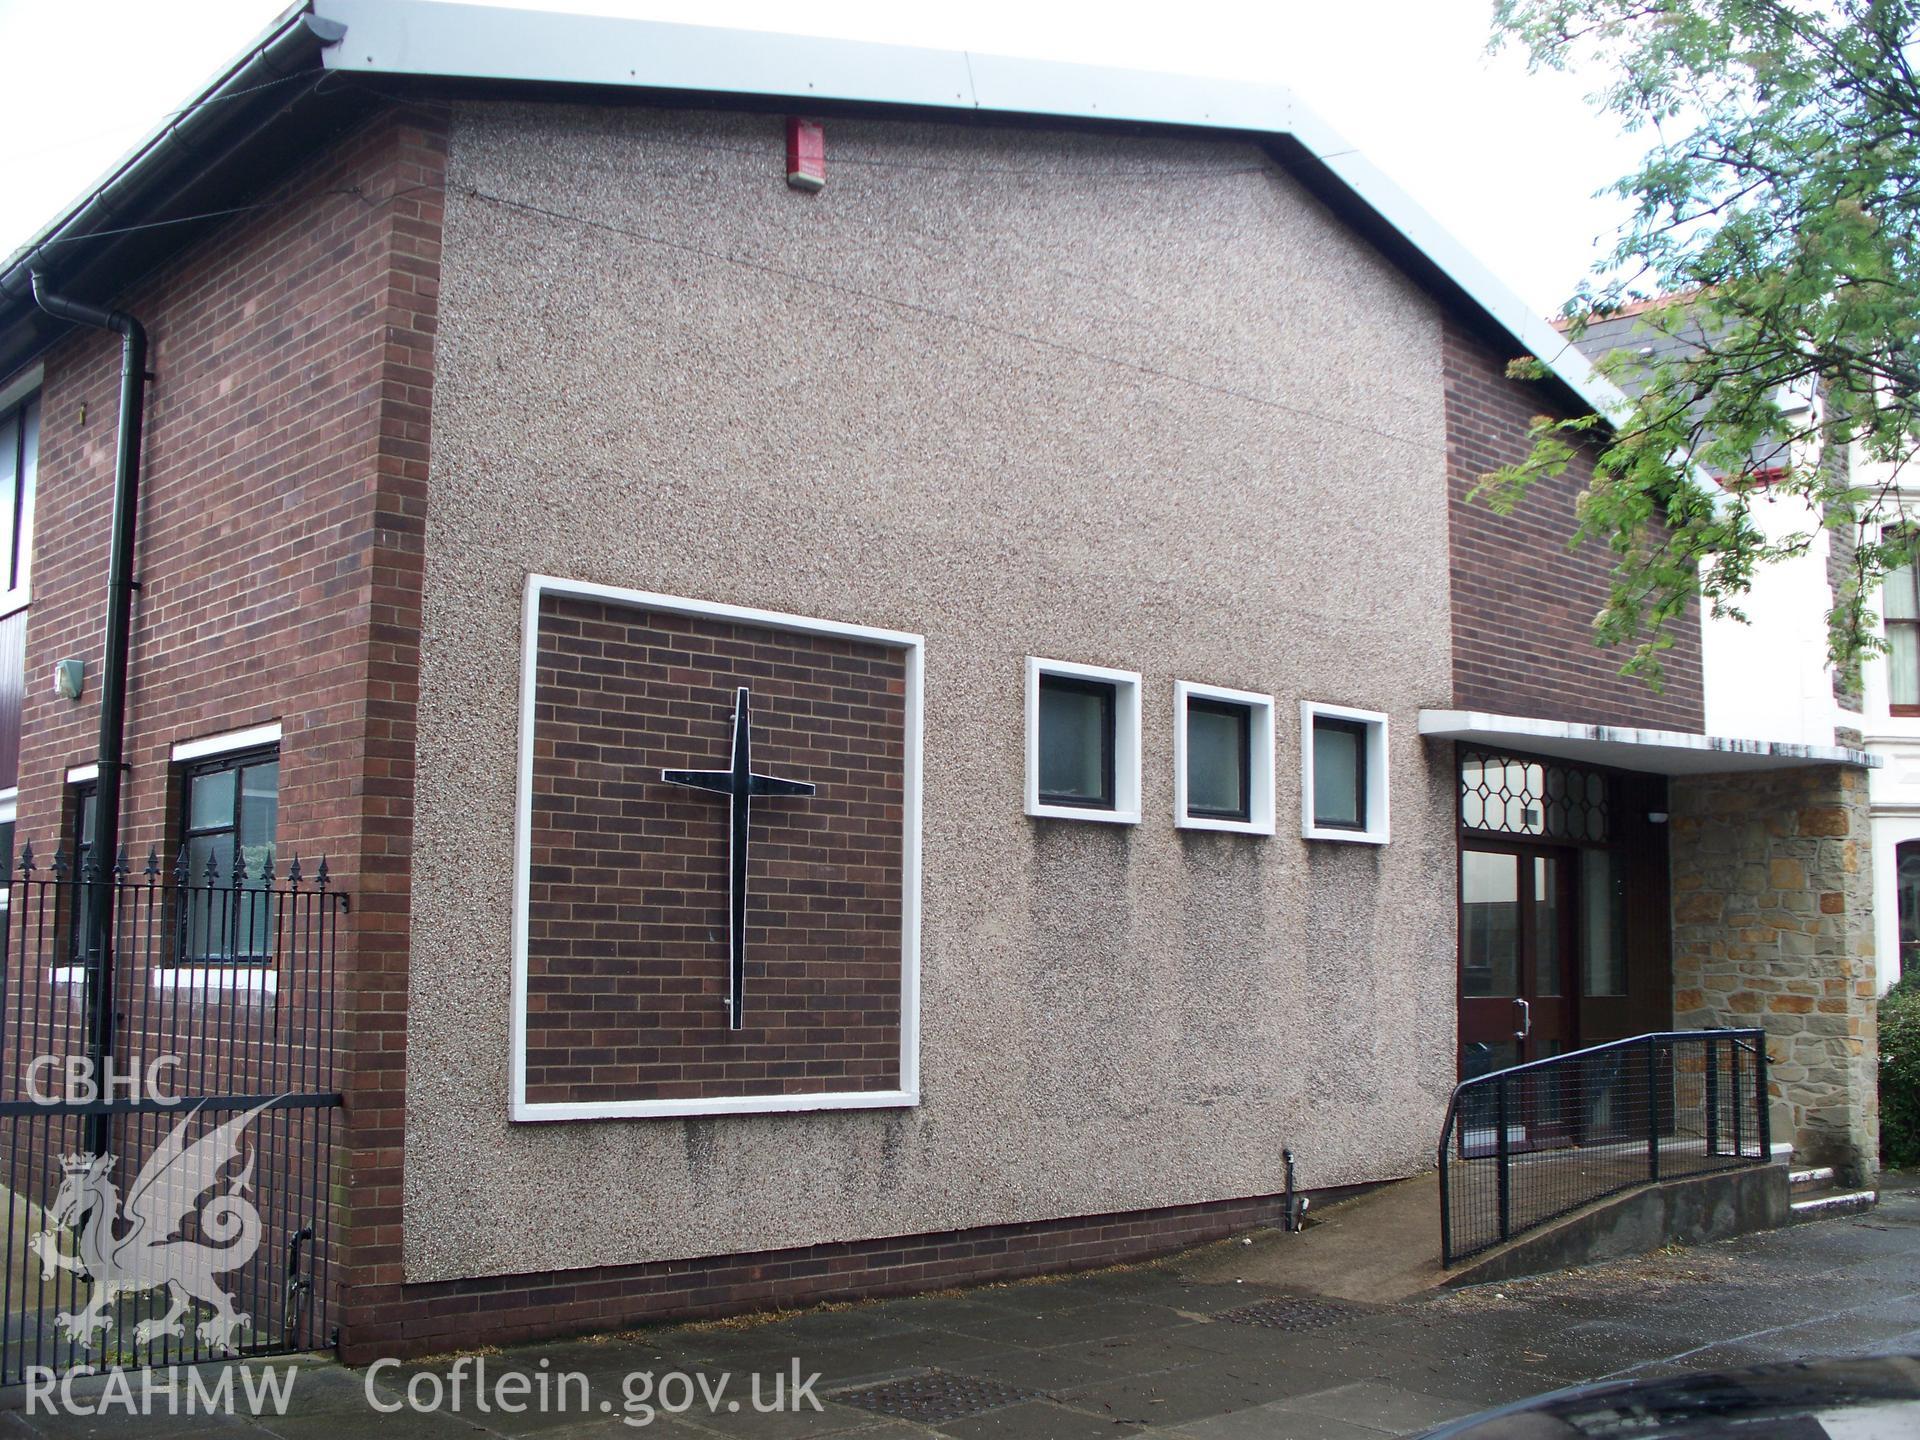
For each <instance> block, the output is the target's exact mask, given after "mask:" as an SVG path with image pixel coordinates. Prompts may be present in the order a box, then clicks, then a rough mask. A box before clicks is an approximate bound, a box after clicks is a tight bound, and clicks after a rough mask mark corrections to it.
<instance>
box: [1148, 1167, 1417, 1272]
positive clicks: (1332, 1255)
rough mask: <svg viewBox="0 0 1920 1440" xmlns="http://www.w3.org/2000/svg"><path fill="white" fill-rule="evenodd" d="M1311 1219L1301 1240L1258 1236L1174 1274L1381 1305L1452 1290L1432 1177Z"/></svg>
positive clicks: (1203, 1254) (1191, 1259) (1219, 1247)
mask: <svg viewBox="0 0 1920 1440" xmlns="http://www.w3.org/2000/svg"><path fill="white" fill-rule="evenodd" d="M1308 1219H1309V1223H1308V1225H1307V1227H1306V1229H1304V1230H1302V1231H1301V1232H1300V1233H1299V1234H1297V1235H1289V1234H1287V1233H1286V1232H1285V1231H1282V1230H1262V1231H1256V1232H1255V1233H1254V1234H1252V1235H1248V1236H1244V1237H1241V1238H1239V1239H1234V1240H1226V1241H1222V1242H1221V1243H1219V1244H1216V1245H1209V1246H1206V1247H1205V1248H1203V1249H1200V1250H1194V1251H1190V1252H1188V1253H1187V1254H1185V1255H1178V1256H1175V1257H1174V1258H1173V1259H1172V1260H1170V1261H1168V1262H1166V1263H1167V1268H1168V1269H1170V1270H1172V1271H1174V1272H1175V1273H1176V1274H1180V1275H1185V1276H1187V1277H1188V1278H1190V1279H1193V1280H1200V1281H1205V1282H1208V1283H1211V1284H1231V1283H1233V1282H1234V1281H1235V1280H1244V1281H1245V1282H1246V1283H1247V1284H1249V1285H1269V1286H1273V1287H1275V1288H1277V1289H1283V1290H1297V1291H1303V1292H1305V1293H1307V1294H1311V1295H1332V1296H1335V1297H1337V1298H1339V1299H1342V1300H1360V1301H1366V1302H1369V1303H1372V1304H1376V1305H1387V1304H1392V1303H1393V1302H1394V1301H1397V1300H1404V1299H1406V1298H1407V1297H1408V1296H1410V1295H1418V1294H1420V1293H1421V1292H1423V1291H1426V1290H1431V1289H1433V1288H1434V1287H1436V1286H1439V1285H1444V1284H1445V1283H1446V1282H1447V1275H1446V1272H1445V1271H1443V1270H1442V1269H1441V1268H1440V1182H1439V1180H1438V1178H1437V1177H1436V1176H1435V1175H1433V1174H1427V1175H1416V1176H1414V1177H1413V1178H1412V1179H1411V1180H1399V1181H1396V1182H1394V1183H1393V1184H1391V1185H1383V1186H1381V1187H1380V1188H1379V1189H1377V1190H1369V1191H1368V1192H1367V1193H1366V1194H1365V1195H1360V1196H1356V1197H1355V1198H1353V1199H1351V1200H1342V1201H1340V1202H1338V1203H1337V1204H1334V1205H1330V1206H1328V1207H1327V1208H1326V1209H1325V1210H1318V1209H1315V1210H1312V1211H1309V1212H1308ZM1248 1241H1251V1242H1252V1243H1251V1244H1249V1243H1247V1242H1248Z"/></svg>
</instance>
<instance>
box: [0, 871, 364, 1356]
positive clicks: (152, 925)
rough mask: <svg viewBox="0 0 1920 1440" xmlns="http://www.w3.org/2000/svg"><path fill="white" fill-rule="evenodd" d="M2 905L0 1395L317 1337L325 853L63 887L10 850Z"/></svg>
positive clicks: (327, 1110) (325, 1192)
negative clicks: (287, 861)
mask: <svg viewBox="0 0 1920 1440" xmlns="http://www.w3.org/2000/svg"><path fill="white" fill-rule="evenodd" d="M95 886H108V887H110V888H111V892H112V893H111V895H110V896H109V897H108V898H109V900H110V903H111V910H112V915H113V921H112V925H113V930H112V944H111V946H110V947H104V948H103V947H102V946H101V945H100V944H99V943H98V942H97V940H96V939H95V938H94V937H92V936H90V935H88V933H87V925H88V921H87V917H88V911H89V907H88V904H87V900H88V897H89V893H90V892H91V891H92V889H93V887H95ZM3 893H4V894H5V909H4V910H0V919H4V922H5V924H4V932H3V933H4V936H5V942H4V945H5V948H4V952H3V953H0V1187H3V1188H0V1226H3V1227H4V1228H3V1229H0V1386H4V1385H10V1384H19V1383H21V1382H22V1381H23V1380H24V1379H26V1378H28V1376H29V1375H30V1374H31V1373H33V1372H35V1371H36V1370H37V1369H44V1370H45V1371H49V1372H53V1373H59V1372H63V1371H68V1370H71V1369H73V1368H75V1367H77V1366H80V1365H83V1364H91V1365H95V1366H99V1365H105V1364H122V1365H177V1364H192V1363H196V1362H199V1361H204V1360H212V1359H218V1358H222V1357H225V1356H231V1355H260V1354H269V1353H275V1352H284V1351H288V1350H296V1349H307V1348H314V1347H317V1346H324V1345H325V1344H327V1343H328V1337H329V1336H330V1334H331V1329H332V1325H331V1306H330V1303H329V1302H330V1296H331V1287H332V1274H331V1241H332V1233H331V1231H332V1227H331V1225H330V1223H329V1221H330V1219H331V1215H332V1204H333V1199H332V1184H333V1178H334V1177H333V1175H332V1173H331V1167H332V1142H333V1136H334V1133H335V1130H336V1127H337V1125H338V1123H339V1106H340V1103H341V1097H340V1094H339V1085H338V1080H337V1076H336V1056H337V1044H336V1035H337V1030H336V1014H335V974H336V966H337V944H338V937H339V932H340V929H341V928H342V924H343V922H344V918H345V915H346V912H347V899H346V896H345V895H344V894H342V893H341V892H340V891H339V890H337V889H336V888H334V886H333V883H332V878H331V876H329V875H328V873H327V871H326V867H325V864H324V862H323V863H322V864H321V866H319V867H318V868H317V869H316V870H314V871H312V872H303V869H302V867H301V865H300V864H299V862H298V861H295V862H294V863H293V864H291V865H289V866H286V867H285V868H284V870H283V871H282V872H281V873H279V874H276V873H275V871H274V867H273V865H272V863H271V861H270V860H265V859H261V860H259V861H257V862H256V863H255V864H254V865H253V866H252V867H251V869H249V868H248V867H247V866H246V865H245V864H244V863H242V864H240V865H237V866H236V869H235V871H234V872H233V873H229V874H221V873H219V872H218V871H217V870H215V871H209V870H205V869H203V870H202V871H201V873H199V874H197V875H195V874H189V873H188V869H187V867H186V865H185V863H184V862H182V863H180V864H178V865H163V864H162V863H161V861H160V859H159V857H158V856H157V855H151V854H150V855H149V857H148V859H147V861H146V863H145V864H144V866H140V867H138V868H130V867H129V865H128V863H127V859H126V856H125V854H124V852H123V853H122V854H121V856H120V857H119V858H118V860H117V862H116V863H115V864H114V866H113V867H112V869H111V870H110V871H109V872H108V873H105V874H100V873H96V872H94V871H93V870H91V869H90V868H88V869H86V870H83V872H82V873H79V874H75V873H72V872H71V871H70V869H69V867H68V866H67V864H66V863H65V861H64V859H63V858H56V861H55V863H52V864H49V865H47V866H45V867H44V868H42V867H41V866H40V865H39V864H38V862H37V861H36V860H35V858H34V855H33V852H32V848H31V847H28V848H27V849H26V850H25V851H23V852H22V855H21V858H20V862H19V864H18V866H17V867H16V868H15V870H14V872H13V874H12V876H11V884H10V886H8V887H6V889H5V891H4V892H3ZM223 1129H224V1130H226V1131H227V1135H226V1137H224V1138H222V1137H221V1136H219V1135H218V1133H217V1132H220V1131H222V1130H223ZM203 1141H211V1142H212V1145H211V1148H209V1147H208V1146H202V1145H201V1144H200V1142H203ZM102 1157H105V1158H104V1159H103V1158H102ZM143 1185H144V1187H145V1188H144V1190H142V1189H141V1187H142V1186H143ZM137 1196H140V1197H143V1198H140V1199H136V1197H137ZM163 1219H164V1220H167V1221H177V1222H178V1223H177V1226H176V1229H175V1233H174V1238H176V1239H177V1240H178V1241H180V1242H184V1243H178V1244H171V1245H169V1244H163V1243H161V1242H163V1241H167V1240H168V1239H169V1237H168V1236H163V1235H160V1234H158V1232H157V1229H156V1224H157V1222H159V1221H161V1220H163ZM143 1226H144V1227H145V1230H143V1229H142V1227H143ZM148 1230H150V1231H154V1233H152V1234H147V1233H146V1231H148ZM109 1241H112V1242H114V1243H112V1244H109V1243H108V1242H109ZM148 1241H151V1242H153V1243H151V1244H148V1243H146V1242H148Z"/></svg>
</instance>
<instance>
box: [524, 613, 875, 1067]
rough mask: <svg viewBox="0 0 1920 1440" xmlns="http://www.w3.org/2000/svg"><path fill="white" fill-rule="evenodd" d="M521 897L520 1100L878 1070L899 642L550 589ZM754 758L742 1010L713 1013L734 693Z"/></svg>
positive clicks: (723, 959) (721, 996) (724, 912)
mask: <svg viewBox="0 0 1920 1440" xmlns="http://www.w3.org/2000/svg"><path fill="white" fill-rule="evenodd" d="M539 646H540V649H539V662H538V671H537V677H536V684H535V692H534V704H535V714H534V762H533V809H532V874H531V885H530V890H529V897H528V898H529V914H528V944H527V951H528V964H527V970H528V977H527V1007H528V1015H527V1042H526V1043H527V1092H526V1093H527V1099H528V1101H529V1102H530V1103H534V1104H543V1103H568V1102H586V1101H608V1100H654V1099H680V1098H689V1097H693V1098H709V1097H715V1096H739V1095H756V1094H776V1095H779V1094H788V1095H791V1094H806V1093H819V1092H826V1091H858V1090H892V1089H897V1088H899V1084H900V966H901V883H902V882H901V873H902V869H901V867H902V858H903V849H902V846H903V820H902V814H903V810H902V800H903V793H904V792H903V784H904V769H903V767H904V763H905V753H906V740H905V736H906V699H905V697H906V666H905V659H904V657H903V656H902V654H901V652H900V651H898V650H895V649H889V648H886V647H883V646H878V645H872V644H865V643H861V642H858V641H853V640H848V639H843V638H840V637H836V636H819V635H803V634H791V633H785V632H779V631H773V630H767V629H762V628H758V627H753V626H743V625H736V624H731V623H720V622H714V621H707V620H701V619H697V618H691V617H687V616H682V615H672V614H664V613H658V612H649V611H636V610H634V609H631V608H629V607H624V606H619V605H609V604H605V603H602V602H599V601H588V600H581V599H576V598H572V597H564V596H552V595H550V596H547V597H546V598H545V599H544V600H543V601H542V602H541V608H540V639H539ZM742 685H744V686H747V687H749V689H750V690H751V693H752V702H751V713H752V716H753V721H754V724H753V757H754V760H753V763H754V768H755V769H756V770H757V771H759V772H760V773H763V774H774V775H778V776H781V777H783V778H787V779H794V780H804V781H808V782H810V783H812V784H813V785H814V786H815V793H814V794H813V795H811V796H794V797H770V798H767V799H763V800H759V801H756V802H755V804H754V807H753V820H752V828H751V832H750V834H751V839H750V845H749V852H748V853H749V856H750V866H749V871H748V877H747V895H748V911H747V947H746V977H745V983H744V995H745V1004H744V1007H743V1020H744V1026H743V1028H742V1029H740V1030H732V1029H729V1028H728V1024H727V1009H726V998H727V991H728V943H727V936H728V853H729V842H728V835H729V824H728V821H729V815H730V806H729V803H728V801H727V800H726V799H725V798H724V797H722V796H719V795H711V794H702V793H700V792H697V791H692V790H688V789H686V788H683V787H681V786H676V785H669V784H666V783H664V782H662V781H661V779H660V772H661V770H663V769H691V770H724V769H726V768H727V765H728V763H729V756H730V751H731V746H732V733H733V718H732V717H733V702H734V695H735V691H736V687H738V686H742Z"/></svg>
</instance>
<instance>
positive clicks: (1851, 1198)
mask: <svg viewBox="0 0 1920 1440" xmlns="http://www.w3.org/2000/svg"><path fill="white" fill-rule="evenodd" d="M1879 1199H1880V1194H1879V1192H1878V1191H1877V1190H1841V1189H1838V1188H1837V1187H1835V1186H1832V1185H1828V1186H1825V1187H1824V1188H1823V1189H1821V1190H1816V1191H1814V1192H1813V1193H1811V1194H1809V1195H1808V1196H1807V1197H1806V1198H1805V1199H1803V1200H1795V1201H1793V1202H1792V1206H1791V1208H1792V1211H1793V1218H1794V1219H1795V1220H1796V1221H1800V1220H1831V1219H1833V1218H1834V1217H1835V1216H1837V1215H1857V1214H1859V1213H1860V1212H1861V1211H1862V1210H1871V1209H1872V1208H1873V1207H1874V1205H1875V1204H1876V1203H1877V1202H1878V1201H1879Z"/></svg>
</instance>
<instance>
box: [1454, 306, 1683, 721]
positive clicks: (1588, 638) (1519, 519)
mask: <svg viewBox="0 0 1920 1440" xmlns="http://www.w3.org/2000/svg"><path fill="white" fill-rule="evenodd" d="M1443 354H1444V364H1445V378H1446V415H1447V488H1448V496H1449V507H1448V508H1449V512H1450V516H1451V520H1450V523H1451V535H1450V542H1451V550H1452V559H1453V698H1454V703H1455V704H1456V705H1458V706H1460V707H1461V708H1462V709H1469V710H1486V711H1491V712H1493V713H1495V714H1500V715H1526V716H1532V717H1536V718H1539V719H1544V720H1566V721H1573V722H1576V723H1582V724H1615V725H1637V726H1645V727H1648V728H1655V729H1664V730H1693V731H1698V730H1699V729H1701V727H1702V724H1703V709H1702V705H1703V701H1702V694H1701V678H1700V622H1699V613H1698V611H1697V610H1696V609H1694V608H1693V607H1689V608H1688V611H1687V613H1686V615H1684V616H1683V617H1681V619H1680V620H1679V621H1678V622H1677V623H1676V625H1675V629H1674V639H1675V643H1674V646H1673V648H1672V649H1671V650H1668V651H1667V652H1665V654H1664V655H1663V656H1662V657H1661V662H1660V663H1661V666H1662V668H1663V669H1664V670H1665V672H1666V676H1665V681H1664V685H1663V688H1662V689H1661V690H1660V691H1655V690H1653V689H1651V688H1650V687H1649V686H1648V685H1647V684H1646V683H1645V682H1644V681H1641V680H1637V679H1633V678H1630V677H1626V676H1623V675H1621V674H1620V673H1619V672H1620V666H1621V665H1623V664H1624V663H1625V662H1626V661H1627V660H1628V658H1629V652H1627V651H1625V650H1620V649H1602V648H1601V647H1599V646H1597V645H1595V644H1594V643H1593V620H1594V617H1595V615H1597V614H1598V613H1599V611H1600V607H1601V606H1602V605H1603V604H1605V603H1606V599H1607V593H1608V576H1609V574H1610V572H1611V569H1612V560H1611V557H1610V556H1609V554H1608V552H1607V551H1606V549H1605V548H1604V547H1603V546H1601V545H1599V544H1597V543H1595V542H1592V541H1588V542H1586V543H1584V544H1582V545H1581V546H1580V547H1579V548H1578V549H1577V550H1573V551H1571V552H1570V551H1568V549H1567V542H1568V541H1569V540H1570V539H1571V538H1572V537H1573V534H1574V530H1575V519H1574V502H1575V499H1576V497H1577V496H1578V495H1579V493H1580V492H1581V491H1582V490H1583V489H1585V488H1586V486H1587V485H1588V484H1589V483H1590V482H1591V480H1592V478H1593V465H1592V461H1591V459H1590V458H1586V457H1582V458H1580V459H1577V460H1576V461H1575V462H1574V463H1573V464H1572V465H1571V466H1569V467H1568V469H1567V471H1566V473H1564V474H1563V475H1561V476H1560V477H1559V478H1557V479H1553V480H1542V481H1539V482H1537V483H1536V484H1535V485H1534V486H1533V487H1532V488H1531V489H1530V490H1529V491H1528V492H1527V495H1526V497H1525V498H1524V499H1523V500H1522V501H1521V503H1520V505H1519V507H1518V508H1517V509H1516V510H1515V511H1514V513H1513V514H1511V515H1505V516H1502V515H1497V514H1495V513H1494V511H1493V510H1492V508H1491V507H1489V506H1487V505H1486V504H1484V503H1481V502H1479V501H1473V502H1469V501H1468V499H1467V493H1468V491H1469V490H1471V489H1472V487H1473V485H1474V482H1475V481H1477V480H1478V479H1479V478H1480V476H1482V475H1484V474H1486V473H1487V472H1488V471H1490V470H1494V469H1497V468H1498V467H1499V466H1501V465H1505V464H1509V463H1511V462H1513V461H1515V460H1518V459H1520V458H1522V457H1523V456H1524V455H1525V454H1526V448H1527V439H1526V435H1527V426H1528V424H1529V423H1530V422H1531V421H1532V419H1533V417H1534V416H1536V415H1540V414H1547V413H1564V412H1561V411H1557V410H1556V409H1555V406H1554V404H1553V402H1552V400H1551V399H1550V398H1549V396H1548V395H1547V393H1546V390H1545V387H1544V386H1541V385H1537V384H1531V383H1528V382H1525V381H1518V380H1510V379H1508V378H1507V376H1506V373H1505V372H1506V362H1507V359H1508V358H1509V357H1508V356H1507V355H1505V354H1504V353H1501V352H1499V351H1497V350H1495V349H1493V348H1491V347H1489V346H1487V345H1486V344H1484V343H1483V342H1481V341H1480V340H1478V339H1476V338H1474V337H1473V336H1472V335H1469V334H1468V333H1467V332H1466V331H1464V330H1462V329H1461V328H1460V327H1458V326H1457V325H1455V324H1453V323H1451V322H1448V323H1447V324H1446V326H1445V328H1444V336H1443Z"/></svg>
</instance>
